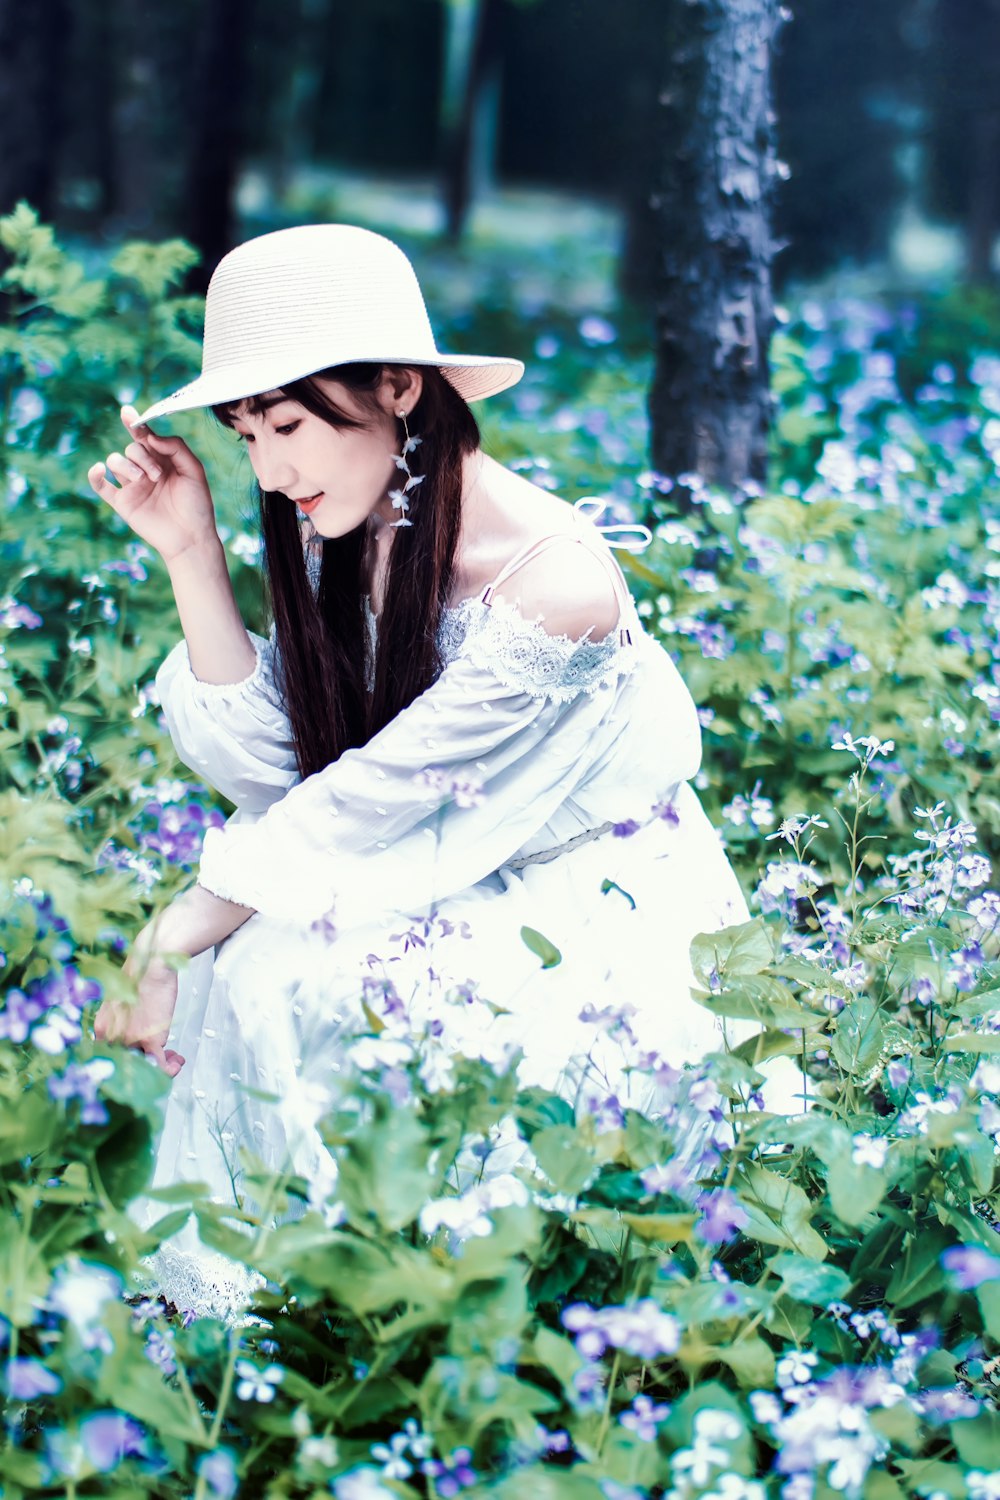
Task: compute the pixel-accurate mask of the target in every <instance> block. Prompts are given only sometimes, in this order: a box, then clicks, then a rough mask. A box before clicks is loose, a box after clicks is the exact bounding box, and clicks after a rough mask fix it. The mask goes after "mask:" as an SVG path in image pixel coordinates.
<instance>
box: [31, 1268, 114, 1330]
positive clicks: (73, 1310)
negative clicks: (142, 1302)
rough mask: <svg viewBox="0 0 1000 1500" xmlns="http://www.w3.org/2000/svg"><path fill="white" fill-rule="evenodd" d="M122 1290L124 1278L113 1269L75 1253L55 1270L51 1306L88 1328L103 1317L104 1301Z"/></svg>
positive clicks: (80, 1326) (82, 1326) (50, 1299)
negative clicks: (96, 1263) (81, 1258)
mask: <svg viewBox="0 0 1000 1500" xmlns="http://www.w3.org/2000/svg"><path fill="white" fill-rule="evenodd" d="M121 1292H122V1280H121V1277H120V1276H117V1275H116V1274H115V1272H114V1271H110V1270H108V1268H107V1267H106V1266H100V1265H95V1264H94V1263H93V1262H90V1261H81V1260H80V1259H79V1257H78V1256H73V1257H71V1258H70V1259H69V1260H68V1261H67V1262H66V1264H65V1265H64V1266H60V1268H59V1269H58V1271H57V1272H56V1275H55V1278H54V1280H53V1284H52V1289H51V1290H50V1292H49V1296H48V1306H49V1307H50V1309H51V1310H52V1311H53V1312H56V1313H59V1314H60V1316H61V1317H64V1318H66V1319H67V1320H68V1321H69V1322H70V1323H72V1324H74V1325H75V1326H76V1327H77V1328H86V1327H87V1326H88V1325H89V1324H91V1323H94V1322H96V1321H97V1320H98V1319H99V1318H100V1315H101V1308H102V1307H103V1306H104V1304H105V1302H111V1301H113V1300H114V1299H115V1298H117V1297H119V1296H121Z"/></svg>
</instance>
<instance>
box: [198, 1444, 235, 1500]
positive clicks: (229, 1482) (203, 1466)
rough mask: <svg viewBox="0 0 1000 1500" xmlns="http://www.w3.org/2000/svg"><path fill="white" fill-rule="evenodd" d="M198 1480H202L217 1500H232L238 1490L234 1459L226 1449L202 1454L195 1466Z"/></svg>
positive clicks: (217, 1449)
mask: <svg viewBox="0 0 1000 1500" xmlns="http://www.w3.org/2000/svg"><path fill="white" fill-rule="evenodd" d="M197 1474H198V1478H199V1479H204V1481H205V1483H206V1484H207V1485H208V1487H209V1489H210V1490H211V1492H212V1494H213V1495H215V1496H217V1497H218V1500H232V1497H233V1496H234V1495H235V1494H236V1491H237V1489H238V1488H239V1479H238V1477H237V1471H236V1458H235V1455H234V1454H233V1453H231V1452H230V1450H229V1449H228V1448H216V1450H215V1452H214V1453H203V1454H202V1456H201V1458H200V1459H199V1460H198V1464H197Z"/></svg>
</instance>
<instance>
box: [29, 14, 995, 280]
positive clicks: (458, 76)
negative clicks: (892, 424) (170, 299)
mask: <svg viewBox="0 0 1000 1500" xmlns="http://www.w3.org/2000/svg"><path fill="white" fill-rule="evenodd" d="M676 8H677V7H676V6H675V5H672V4H671V0H615V3H614V4H613V5H608V4H607V3H606V0H364V3H359V0H285V3H282V4H273V3H264V0H32V3H31V4H30V5H24V4H18V3H16V0H3V3H0V119H2V125H3V151H2V153H0V212H7V211H9V210H10V209H11V208H12V207H13V206H14V204H15V203H16V202H17V200H18V199H19V198H25V199H27V200H28V201H29V202H30V203H31V204H32V205H33V206H34V207H35V208H37V209H38V211H39V213H40V214H41V216H42V217H43V218H44V219H47V220H49V221H50V222H53V223H54V224H55V225H56V226H57V227H58V228H60V229H62V230H64V231H70V230H71V231H73V232H75V233H78V234H80V235H94V236H101V235H103V236H106V237H110V238H121V237H122V236H124V235H145V236H151V237H152V236H161V235H173V234H177V235H184V236H186V237H187V238H189V239H190V240H192V242H193V243H195V244H196V245H197V246H198V247H199V248H200V249H201V251H202V252H203V255H204V257H205V266H207V269H209V270H210V268H211V265H212V264H213V263H214V261H215V260H217V259H218V256H219V254H220V253H222V251H224V249H225V248H228V245H229V243H232V241H233V240H235V239H238V238H240V237H241V236H242V235H243V234H244V233H245V232H246V231H247V230H256V229H259V228H260V227H261V226H262V225H264V224H269V223H271V222H272V221H273V222H275V223H278V222H285V221H291V220H295V219H301V218H303V217H305V216H309V215H312V216H314V217H335V216H346V217H353V218H363V219H365V220H369V221H373V222H374V221H378V222H383V223H389V222H391V223H392V224H394V225H396V226H397V227H398V228H399V229H401V230H403V231H404V232H406V233H409V234H412V235H438V234H443V233H447V234H448V235H450V237H452V238H458V237H460V236H461V235H463V234H465V233H471V234H472V235H473V236H474V235H475V234H476V233H477V232H480V231H481V232H483V233H488V232H489V230H490V229H491V228H495V226H496V225H497V224H498V223H499V222H504V223H506V225H507V226H508V229H509V233H510V234H511V235H512V236H518V235H522V236H523V237H524V238H525V239H526V240H527V241H528V242H529V243H530V242H531V241H537V240H539V239H542V240H544V238H545V237H546V234H547V233H548V234H551V233H552V232H553V231H554V230H558V228H559V227H560V226H563V227H564V222H565V221H564V217H563V216H564V214H565V213H567V212H569V213H570V214H571V215H575V216H574V217H573V218H572V220H571V223H572V227H573V229H574V230H575V231H583V232H587V233H591V234H593V235H594V236H595V237H596V238H599V239H601V240H602V242H604V243H607V244H608V245H609V247H612V248H613V252H614V256H615V259H616V264H617V269H618V271H619V272H620V274H621V276H622V278H623V280H624V284H625V285H626V286H627V287H628V288H629V289H630V290H631V291H632V292H633V293H636V294H641V293H642V292H643V290H644V271H643V260H644V246H643V244H642V240H643V233H644V227H645V226H644V204H645V201H646V199H647V197H648V193H649V191H650V187H651V185H652V184H653V181H654V179H655V174H656V160H655V158H656V137H657V131H656V121H655V117H656V110H657V101H658V96H659V95H660V93H661V91H662V90H663V89H664V88H666V87H669V84H670V75H671V70H672V67H673V66H675V63H674V59H673V58H672V56H671V48H670V35H669V33H670V26H671V11H672V10H675V9H676ZM772 70H773V102H774V111H775V114H776V131H777V155H778V158H779V159H780V162H781V163H782V164H783V166H782V168H781V170H782V174H783V176H784V175H785V174H786V173H787V179H786V180H784V181H783V182H782V185H781V187H780V191H779V192H778V193H777V194H776V198H775V204H774V229H775V234H776V238H777V240H778V242H779V243H780V244H781V246H782V248H781V249H780V251H779V252H778V253H777V255H776V257H775V260H774V268H773V274H774V277H775V279H776V282H777V284H778V285H779V286H784V285H787V284H788V283H789V282H794V281H795V280H796V279H797V278H803V277H815V276H817V275H821V274H823V273H826V272H829V271H831V270H835V269H837V268H839V267H843V266H845V265H849V266H855V267H857V266H871V265H872V264H873V263H874V264H878V263H881V264H883V265H884V266H887V267H889V268H891V269H892V270H894V271H896V272H898V273H899V274H900V275H904V276H905V275H926V276H931V275H938V276H945V275H964V276H967V277H968V278H969V279H970V280H972V281H974V282H979V283H983V282H987V281H989V280H990V279H991V277H993V276H995V274H996V260H995V256H994V248H995V241H996V237H997V232H998V219H1000V5H998V4H997V3H996V0H863V3H862V0H847V3H844V0H809V3H808V4H807V5H806V4H803V5H802V6H800V7H794V8H793V11H792V12H787V11H786V12H784V24H783V25H782V26H781V28H780V31H779V32H778V34H777V35H776V37H775V39H774V43H773V57H772ZM205 266H203V274H204V270H205Z"/></svg>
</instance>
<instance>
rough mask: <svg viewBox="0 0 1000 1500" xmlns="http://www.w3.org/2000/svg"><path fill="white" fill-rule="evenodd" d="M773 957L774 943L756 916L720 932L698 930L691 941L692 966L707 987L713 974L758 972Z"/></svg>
mask: <svg viewBox="0 0 1000 1500" xmlns="http://www.w3.org/2000/svg"><path fill="white" fill-rule="evenodd" d="M773 958H774V944H773V942H772V941H771V937H770V934H769V933H768V931H767V928H766V927H765V926H764V923H763V922H762V921H761V919H760V918H759V917H755V918H754V919H753V920H752V921H750V922H741V923H739V924H738V925H736V926H733V927H724V928H723V929H722V931H721V932H701V933H698V934H697V936H696V937H694V938H693V939H692V941H691V963H692V966H693V968H694V971H695V974H696V975H697V976H698V978H699V979H700V980H701V982H702V984H703V985H704V986H705V987H706V988H707V989H709V990H711V988H712V983H711V975H712V974H713V973H718V974H727V975H730V976H732V975H734V974H759V973H760V972H761V970H762V969H766V968H767V966H768V964H769V963H770V962H771V961H772V959H773Z"/></svg>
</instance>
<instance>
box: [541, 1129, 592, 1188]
mask: <svg viewBox="0 0 1000 1500" xmlns="http://www.w3.org/2000/svg"><path fill="white" fill-rule="evenodd" d="M531 1149H532V1151H533V1152H534V1154H535V1157H536V1158H537V1160H538V1165H539V1166H540V1167H541V1169H542V1171H543V1172H544V1173H545V1175H546V1177H547V1178H548V1179H549V1181H550V1182H551V1184H552V1186H553V1187H554V1188H555V1189H556V1191H557V1192H559V1193H566V1194H568V1196H569V1197H571V1198H575V1197H576V1195H577V1193H579V1192H581V1191H582V1190H583V1189H584V1188H585V1187H586V1186H587V1184H588V1183H589V1182H590V1181H591V1179H592V1178H593V1177H595V1176H596V1174H597V1172H598V1170H599V1167H600V1163H599V1162H598V1161H597V1159H596V1157H595V1156H594V1154H593V1152H592V1151H590V1150H588V1148H587V1147H586V1146H585V1145H584V1144H583V1143H582V1141H581V1140H580V1137H579V1135H578V1134H577V1132H576V1129H575V1128H574V1127H573V1126H570V1125H549V1126H548V1127H547V1128H546V1129H545V1130H539V1131H538V1132H537V1134H536V1135H534V1136H532V1139H531Z"/></svg>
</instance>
